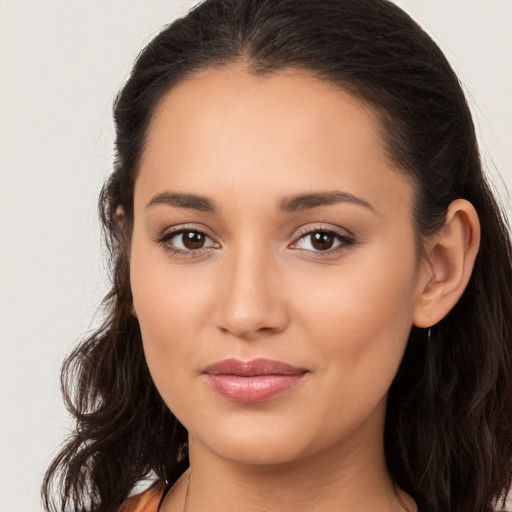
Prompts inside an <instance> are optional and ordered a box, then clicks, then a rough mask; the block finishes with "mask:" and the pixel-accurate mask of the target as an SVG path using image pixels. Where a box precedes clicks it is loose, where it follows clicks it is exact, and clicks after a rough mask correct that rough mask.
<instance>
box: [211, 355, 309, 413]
mask: <svg viewBox="0 0 512 512" xmlns="http://www.w3.org/2000/svg"><path fill="white" fill-rule="evenodd" d="M202 373H203V374H204V375H205V377H206V378H207V380H208V383H209V384H210V386H211V387H212V389H213V390H214V391H216V392H217V393H219V394H220V395H222V396H224V397H225V398H227V399H228V400H232V401H235V402H242V403H247V404H250V403H257V402H264V401H266V400H270V399H271V398H273V397H275V396H276V395H279V394H281V393H283V392H285V391H287V390H289V389H290V388H293V387H294V386H296V385H297V384H299V382H300V381H301V380H302V379H303V378H304V377H305V375H306V374H307V373H308V372H307V370H305V369H304V368H298V367H296V366H292V365H289V364H287V363H283V362H281V361H273V360H271V359H253V360H251V361H239V360H237V359H225V360H223V361H218V362H216V363H213V364H211V365H209V366H207V367H206V368H205V369H204V370H203V372H202Z"/></svg>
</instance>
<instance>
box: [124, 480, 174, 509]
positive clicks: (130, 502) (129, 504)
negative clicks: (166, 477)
mask: <svg viewBox="0 0 512 512" xmlns="http://www.w3.org/2000/svg"><path fill="white" fill-rule="evenodd" d="M164 491H165V483H164V482H155V483H154V484H153V485H152V486H151V487H150V488H149V489H146V490H145V491H144V492H142V493H140V494H136V495H135V496H132V497H131V498H128V499H127V500H126V501H125V502H124V503H123V504H122V505H121V508H119V509H118V512H158V505H160V501H161V500H162V497H163V494H164Z"/></svg>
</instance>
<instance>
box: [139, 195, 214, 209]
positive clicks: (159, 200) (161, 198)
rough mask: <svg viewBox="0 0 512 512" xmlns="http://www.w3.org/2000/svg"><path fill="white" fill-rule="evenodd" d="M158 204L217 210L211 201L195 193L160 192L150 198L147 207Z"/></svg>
mask: <svg viewBox="0 0 512 512" xmlns="http://www.w3.org/2000/svg"><path fill="white" fill-rule="evenodd" d="M158 204H166V205H168V206H177V207H178V208H189V209H191V210H199V211H200V212H207V213H215V212H216V211H217V207H216V206H215V203H214V202H213V201H211V200H210V199H208V198H206V197H203V196H197V195H195V194H180V193H170V192H162V193H161V194H157V195H156V196H154V197H153V198H151V201H149V203H148V205H147V208H149V207H151V206H156V205H158Z"/></svg>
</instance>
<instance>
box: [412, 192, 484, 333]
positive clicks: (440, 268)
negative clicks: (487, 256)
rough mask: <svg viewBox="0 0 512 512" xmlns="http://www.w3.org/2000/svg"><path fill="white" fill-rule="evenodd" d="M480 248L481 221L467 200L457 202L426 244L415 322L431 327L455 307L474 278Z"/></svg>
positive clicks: (418, 324)
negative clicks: (472, 275) (472, 274)
mask: <svg viewBox="0 0 512 512" xmlns="http://www.w3.org/2000/svg"><path fill="white" fill-rule="evenodd" d="M479 245H480V222H479V220H478V215H477V213H476V210H475V208H474V207H473V205H472V204H471V203H469V202H468V201H466V200H465V199H457V200H455V201H453V202H452V203H451V204H450V206H449V207H448V210H447V212H446V217H445V223H444V226H443V227H442V228H441V230H440V231H439V232H438V233H436V234H435V235H432V237H431V239H430V240H429V241H427V243H426V256H425V261H424V262H423V268H422V271H421V273H420V274H421V275H420V279H419V282H418V295H417V297H416V302H415V305H414V312H413V323H414V325H416V326H417V327H423V328H426V327H431V326H432V325H434V324H436V323H437V322H439V321H440V320H441V319H442V318H444V317H445V316H446V315H447V314H448V312H449V311H450V310H451V309H452V308H453V306H455V304H456V303H457V301H458V300H459V298H460V297H461V295H462V294H463V292H464V290H465V289H466V286H467V284H468V282H469V278H470V277H471V273H472V271H473V267H474V264H475V259H476V256H477V254H478V248H479Z"/></svg>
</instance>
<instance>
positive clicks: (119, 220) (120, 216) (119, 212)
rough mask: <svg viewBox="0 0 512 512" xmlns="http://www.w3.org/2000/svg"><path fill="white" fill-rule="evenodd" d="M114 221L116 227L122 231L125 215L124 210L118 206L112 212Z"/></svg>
mask: <svg viewBox="0 0 512 512" xmlns="http://www.w3.org/2000/svg"><path fill="white" fill-rule="evenodd" d="M114 220H115V221H116V224H117V227H118V228H119V229H120V230H122V229H123V226H124V225H125V222H126V214H125V213H124V208H123V207H122V206H121V205H118V206H117V208H116V211H115V212H114Z"/></svg>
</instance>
